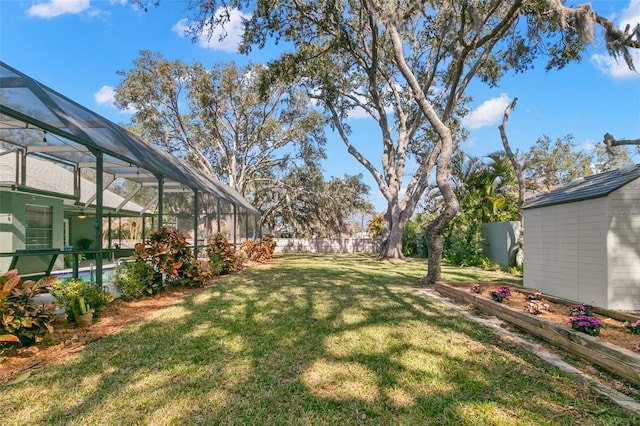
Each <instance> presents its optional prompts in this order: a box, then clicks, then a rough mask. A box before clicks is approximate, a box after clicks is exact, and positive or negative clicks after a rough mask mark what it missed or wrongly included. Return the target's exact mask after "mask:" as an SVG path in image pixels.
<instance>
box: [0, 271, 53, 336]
mask: <svg viewBox="0 0 640 426" xmlns="http://www.w3.org/2000/svg"><path fill="white" fill-rule="evenodd" d="M55 279H56V278H55V277H44V278H41V279H40V280H38V281H37V282H34V281H32V280H26V281H22V279H21V278H20V277H19V276H18V270H17V269H12V270H10V271H8V272H5V273H4V274H3V275H2V276H0V319H1V320H2V330H0V344H7V342H8V343H10V344H11V343H13V344H15V343H20V344H23V345H30V344H33V343H37V342H40V341H42V338H43V337H44V336H45V335H46V334H47V333H50V332H52V331H53V327H52V326H51V323H52V322H53V321H54V319H55V315H54V314H53V312H52V310H53V306H52V305H50V304H49V305H42V304H37V303H36V302H35V301H34V300H33V297H34V296H36V295H38V294H41V293H45V292H46V291H47V290H46V288H47V286H48V285H49V284H50V283H51V282H52V281H53V280H55Z"/></svg>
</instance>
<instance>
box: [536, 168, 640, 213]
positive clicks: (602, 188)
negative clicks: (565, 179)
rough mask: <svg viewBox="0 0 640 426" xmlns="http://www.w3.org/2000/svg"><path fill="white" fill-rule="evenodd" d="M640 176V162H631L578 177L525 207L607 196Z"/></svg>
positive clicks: (538, 196) (538, 197)
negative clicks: (621, 166) (620, 166)
mask: <svg viewBox="0 0 640 426" xmlns="http://www.w3.org/2000/svg"><path fill="white" fill-rule="evenodd" d="M639 177H640V164H630V165H629V166H626V167H623V168H621V169H618V170H611V171H608V172H604V173H599V174H596V175H591V176H585V177H583V178H578V179H576V180H574V181H572V182H569V183H567V184H565V185H562V186H560V187H558V188H556V189H554V190H553V191H551V192H547V193H545V194H541V195H537V196H535V197H533V198H530V199H528V200H527V201H526V203H525V207H524V208H525V209H530V208H536V207H544V206H551V205H554V204H564V203H570V202H574V201H581V200H588V199H591V198H600V197H605V196H607V195H609V194H610V193H612V192H613V191H615V190H616V189H618V188H621V187H622V186H624V185H626V184H628V183H630V182H632V181H634V180H635V179H638V178H639Z"/></svg>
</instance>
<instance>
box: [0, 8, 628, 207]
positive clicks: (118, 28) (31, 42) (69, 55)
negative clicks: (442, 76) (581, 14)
mask: <svg viewBox="0 0 640 426" xmlns="http://www.w3.org/2000/svg"><path fill="white" fill-rule="evenodd" d="M186 3H187V2H186V0H161V5H160V7H158V8H151V9H150V10H149V11H148V12H144V11H142V10H140V9H138V8H136V7H134V6H133V5H131V3H130V2H129V1H128V0H0V60H2V61H3V62H5V63H7V64H8V65H10V66H12V67H14V68H16V69H18V70H19V71H21V72H23V73H25V74H27V75H29V76H31V77H32V78H35V79H36V80H38V81H40V82H41V83H43V84H45V85H47V86H49V87H51V88H52V89H54V90H56V91H58V92H60V93H62V94H63V95H65V96H67V97H68V98H70V99H72V100H74V101H76V102H78V103H80V104H82V105H83V106H85V107H87V108H89V109H91V110H93V111H95V112H96V113H98V114H100V115H102V116H104V117H106V118H108V119H109V120H111V121H114V122H116V123H128V122H129V121H130V113H129V112H126V111H120V110H118V109H117V108H116V107H115V106H114V105H113V88H114V87H116V86H117V85H118V83H119V82H120V76H118V75H117V74H116V71H118V70H129V69H131V68H132V67H133V61H134V60H135V59H136V58H138V57H139V52H140V51H141V50H150V51H151V52H157V53H161V54H162V55H163V56H164V57H165V58H167V59H169V60H174V59H177V60H180V61H182V62H184V63H192V62H196V61H198V62H200V63H202V64H203V65H204V66H212V65H213V64H215V63H218V62H229V61H235V62H236V63H237V64H238V65H244V64H245V63H247V62H249V61H251V62H254V63H256V62H266V61H268V60H269V59H271V58H273V57H274V55H275V52H274V51H273V50H269V51H254V52H253V53H252V54H251V55H249V56H246V55H241V54H239V53H237V42H238V40H239V34H240V26H239V24H238V23H239V21H240V18H241V16H242V15H241V14H240V12H237V11H236V13H235V14H234V15H232V22H234V23H236V24H235V25H231V26H229V27H228V28H227V31H228V36H227V37H226V38H225V39H224V41H222V42H220V41H219V40H218V37H217V36H216V35H214V36H213V37H212V38H211V39H210V41H205V40H198V41H196V42H193V41H192V40H191V39H190V38H189V37H185V35H184V30H185V28H186V27H187V25H188V16H189V13H188V12H187V11H186V10H185V7H186ZM576 3H577V2H576ZM580 3H581V2H580ZM591 3H592V5H593V7H594V9H595V10H596V11H597V12H598V13H599V14H600V15H602V16H605V17H607V18H609V19H611V20H613V22H614V23H615V24H616V25H618V26H619V27H621V28H623V27H624V25H626V24H627V23H630V24H631V25H632V26H634V25H635V24H636V23H639V22H640V0H609V1H598V0H595V1H591ZM635 58H636V64H637V68H638V69H639V70H640V52H635ZM468 94H469V95H470V96H472V97H473V101H472V102H471V108H472V111H471V113H470V114H469V115H468V116H467V117H466V118H465V120H464V125H465V127H466V128H467V130H469V138H468V140H467V141H466V142H464V144H463V145H462V146H463V149H464V150H465V151H466V152H467V153H468V154H469V155H473V156H480V157H482V156H484V155H486V154H488V153H491V152H495V151H497V150H501V149H502V144H501V141H500V135H499V132H498V127H497V126H498V125H499V124H500V122H501V120H502V116H503V113H504V110H505V108H506V107H507V105H509V103H510V102H511V101H512V100H513V98H515V97H517V98H518V104H517V107H516V109H515V110H514V111H513V112H512V114H511V117H510V119H509V122H508V125H507V133H508V136H509V140H510V142H511V144H512V146H513V148H514V149H517V150H520V151H526V150H528V149H529V147H530V146H531V145H532V144H533V143H535V141H536V140H537V139H539V138H540V137H542V136H543V135H547V136H549V137H551V138H552V139H554V140H555V139H557V138H560V137H563V136H565V135H568V134H571V135H573V136H574V140H575V142H576V143H577V144H578V146H579V147H580V149H584V150H589V149H592V148H593V146H594V145H595V144H597V143H600V142H601V141H602V136H603V135H604V134H605V133H607V132H608V133H611V134H612V135H613V136H614V137H615V138H617V139H625V138H627V139H636V138H640V74H639V73H633V72H631V71H629V70H628V69H627V68H626V66H625V65H624V64H623V63H620V64H617V63H615V61H613V60H612V59H611V58H610V57H609V56H608V54H607V52H606V50H605V49H604V48H603V46H602V45H601V43H598V42H596V43H595V44H594V45H592V46H590V47H589V50H588V52H586V54H585V55H584V59H583V60H582V61H581V62H580V63H572V64H570V65H569V66H567V67H565V68H564V69H562V70H560V71H552V72H546V71H545V70H544V64H537V66H536V68H535V69H533V70H529V71H526V72H525V73H522V74H517V75H507V76H505V77H504V78H503V79H502V80H501V81H500V83H499V85H498V86H497V87H494V88H489V87H487V86H485V85H483V84H481V83H474V84H472V85H471V87H470V88H469V91H468ZM350 124H351V126H352V129H353V135H354V138H357V139H358V140H361V141H370V140H379V139H380V136H379V131H376V129H375V124H373V123H372V122H371V121H370V120H367V119H364V118H357V117H354V118H353V119H352V122H351V123H350ZM327 138H328V145H327V148H326V151H327V156H328V159H327V161H325V162H324V163H323V168H324V170H325V174H326V175H327V178H329V177H333V176H335V177H342V176H343V175H344V174H349V175H353V174H357V173H362V174H363V176H364V180H365V182H366V183H367V184H368V185H369V186H370V188H371V201H372V202H373V203H374V205H375V207H376V210H377V211H383V210H384V209H385V206H386V202H385V201H384V199H383V198H382V195H381V194H380V191H379V190H378V189H377V185H376V184H375V181H374V180H373V178H372V177H371V176H370V175H369V173H368V172H367V170H366V169H365V168H364V167H363V166H362V165H360V163H358V162H357V161H356V160H355V159H353V158H352V157H351V156H350V155H349V154H348V153H347V150H346V148H345V146H344V145H343V144H342V142H341V141H340V139H339V137H338V135H337V134H335V133H331V132H330V131H328V133H327ZM365 155H370V156H372V157H379V154H378V153H377V152H376V151H375V150H372V151H370V152H369V153H367V152H365ZM376 160H377V162H378V163H379V159H376ZM635 160H636V161H637V162H640V160H639V159H637V158H636V159H635Z"/></svg>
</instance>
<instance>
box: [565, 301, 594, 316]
mask: <svg viewBox="0 0 640 426" xmlns="http://www.w3.org/2000/svg"><path fill="white" fill-rule="evenodd" d="M597 310H598V308H596V307H595V306H592V305H585V304H583V303H580V304H578V305H571V306H569V315H570V316H572V317H575V316H587V317H591V316H593V315H594V314H595V313H596V311H597Z"/></svg>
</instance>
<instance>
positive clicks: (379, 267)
mask: <svg viewBox="0 0 640 426" xmlns="http://www.w3.org/2000/svg"><path fill="white" fill-rule="evenodd" d="M425 267H426V266H425V263H424V262H423V261H421V262H418V261H409V262H402V263H388V262H378V261H376V260H375V259H373V258H372V257H370V256H366V255H286V256H280V257H278V258H276V260H275V261H274V262H273V263H271V264H269V265H267V266H261V267H257V268H254V269H251V270H247V271H244V272H242V273H241V274H237V275H233V276H230V277H228V278H226V279H224V280H221V281H219V282H218V283H216V285H215V286H213V287H210V288H207V289H205V290H203V291H202V292H201V293H199V294H197V295H195V296H193V297H191V298H189V299H187V300H185V301H184V302H183V303H181V304H179V305H177V306H174V307H171V308H168V309H163V310H161V311H158V313H157V315H156V316H155V318H154V319H153V320H152V321H151V322H148V323H145V324H142V325H140V326H136V327H129V328H127V329H125V331H123V332H121V333H119V334H117V335H112V336H110V337H108V338H105V339H102V340H100V341H97V342H94V343H93V344H90V345H89V346H88V347H87V348H86V349H85V350H84V351H82V352H80V353H79V354H78V356H76V357H74V358H72V359H68V360H65V361H64V362H61V363H59V364H54V365H52V366H50V367H48V368H46V369H44V370H42V371H40V372H38V373H37V374H34V375H32V376H31V377H30V378H29V379H28V380H27V381H25V382H22V383H19V384H16V385H12V386H5V387H4V388H2V389H0V391H1V392H2V395H3V398H2V402H1V403H0V415H1V417H0V419H2V420H1V421H0V422H1V423H2V424H4V425H12V424H21V425H23V424H29V425H34V424H74V425H77V424H110V425H111V424H122V425H125V424H126V425H132V424H145V425H159V424H162V425H164V424H175V425H188V424H202V425H214V424H222V425H227V424H229V425H230V424H233V425H262V424H264V425H289V424H295V425H358V424H368V425H429V424H433V425H445V424H452V425H465V424H468V425H478V424H493V425H527V424H549V425H557V424H576V425H586V424H589V425H591V424H599V425H606V424H620V425H631V424H640V418H638V417H633V416H631V415H630V414H628V413H625V412H623V411H621V410H620V409H618V408H617V407H616V406H614V405H613V404H611V403H610V402H608V401H606V400H603V399H601V398H599V397H598V396H597V395H595V394H594V393H593V392H591V391H590V390H589V389H588V388H586V387H585V386H581V385H580V384H578V383H576V382H574V381H573V380H572V379H570V378H568V377H567V376H565V375H564V374H563V373H562V372H560V371H559V370H557V369H555V368H553V367H551V366H549V365H547V364H545V363H544V362H542V361H540V360H539V359H538V358H536V357H535V356H533V355H531V354H529V353H528V352H525V351H524V350H521V349H519V347H517V346H515V345H513V344H511V343H508V342H505V341H502V340H501V338H500V337H499V336H497V335H496V334H494V333H492V332H491V331H489V330H488V329H485V328H482V327H480V326H478V325H476V324H474V323H472V322H469V321H467V320H466V319H464V318H463V317H462V316H461V315H459V314H458V313H456V312H454V311H451V310H448V309H446V308H445V307H443V306H440V305H439V304H438V303H437V302H435V301H432V300H431V299H428V298H425V296H422V295H420V294H419V293H417V292H416V291H415V283H416V280H417V279H418V278H420V277H422V276H424V273H425ZM444 273H445V277H444V278H446V279H448V280H456V281H460V280H464V279H473V275H474V274H475V273H476V272H474V271H473V270H470V269H465V270H455V269H453V268H445V271H444ZM484 274H485V275H483V278H484V279H486V280H496V279H498V278H497V275H495V274H490V273H484Z"/></svg>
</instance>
